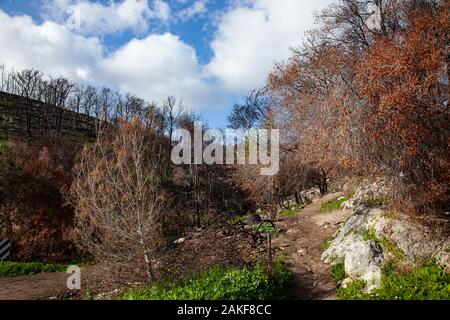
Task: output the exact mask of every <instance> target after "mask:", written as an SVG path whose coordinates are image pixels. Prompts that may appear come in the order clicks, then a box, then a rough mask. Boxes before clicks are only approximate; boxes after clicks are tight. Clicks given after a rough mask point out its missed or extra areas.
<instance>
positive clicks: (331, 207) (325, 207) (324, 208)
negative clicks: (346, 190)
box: [320, 197, 350, 212]
mask: <svg viewBox="0 0 450 320" xmlns="http://www.w3.org/2000/svg"><path fill="white" fill-rule="evenodd" d="M348 199H350V197H339V198H336V199H333V200H330V201H328V202H325V203H324V204H322V205H321V206H320V211H321V212H329V211H335V210H339V209H340V208H341V205H342V204H343V203H344V202H345V201H347V200H348Z"/></svg>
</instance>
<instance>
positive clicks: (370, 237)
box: [362, 228, 380, 243]
mask: <svg viewBox="0 0 450 320" xmlns="http://www.w3.org/2000/svg"><path fill="white" fill-rule="evenodd" d="M362 238H363V240H364V241H366V242H367V241H373V242H375V243H380V240H379V239H378V237H377V233H376V231H375V229H374V228H370V229H368V230H365V231H364V232H363V233H362Z"/></svg>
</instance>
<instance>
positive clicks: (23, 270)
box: [0, 261, 67, 278]
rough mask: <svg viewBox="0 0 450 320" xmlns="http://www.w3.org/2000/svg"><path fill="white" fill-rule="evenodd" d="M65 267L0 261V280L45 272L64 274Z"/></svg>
mask: <svg viewBox="0 0 450 320" xmlns="http://www.w3.org/2000/svg"><path fill="white" fill-rule="evenodd" d="M66 270H67V265H63V264H44V263H40V262H13V261H0V278H5V277H17V276H25V275H33V274H38V273H43V272H44V273H47V272H66Z"/></svg>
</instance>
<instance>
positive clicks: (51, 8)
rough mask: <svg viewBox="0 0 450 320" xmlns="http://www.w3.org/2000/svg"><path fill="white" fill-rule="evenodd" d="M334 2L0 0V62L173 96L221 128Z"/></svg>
mask: <svg viewBox="0 0 450 320" xmlns="http://www.w3.org/2000/svg"><path fill="white" fill-rule="evenodd" d="M330 2H331V0H315V1H310V0H166V1H164V0H34V1H33V0H32V1H26V0H0V30H2V31H1V32H0V48H2V49H1V50H0V63H4V64H5V65H6V66H7V67H8V68H14V69H22V68H30V67H33V68H38V69H40V70H42V71H44V72H45V73H47V74H50V75H52V76H59V75H64V76H67V77H69V78H71V79H72V80H74V81H77V82H81V83H90V84H94V85H96V86H109V87H112V88H114V89H117V90H120V91H123V92H131V93H133V94H137V95H139V96H141V97H143V98H144V99H146V100H148V101H155V102H158V103H161V101H162V100H163V99H164V98H165V97H167V96H169V95H174V96H175V97H177V98H178V99H181V100H183V102H184V104H185V105H186V106H187V107H188V108H190V109H193V110H195V111H197V112H198V113H200V114H201V115H202V116H203V118H204V119H205V120H207V122H208V123H209V125H211V126H214V127H222V126H223V125H224V123H225V120H226V117H227V115H228V113H229V111H230V110H231V107H232V105H233V104H234V103H235V102H237V101H239V100H241V99H242V98H243V96H244V95H245V94H246V93H247V92H249V91H250V90H252V89H254V88H258V87H260V86H262V85H263V84H264V81H265V77H266V75H267V74H268V72H270V70H271V69H272V67H273V65H274V63H275V62H282V61H283V60H286V59H287V58H288V57H289V48H290V47H293V46H294V47H295V46H298V45H299V44H300V43H301V41H302V37H303V35H304V33H305V31H307V30H309V29H311V28H312V27H314V18H313V12H315V11H317V10H320V9H323V8H324V7H326V6H327V5H328V4H329V3H330ZM4 48H6V49H4Z"/></svg>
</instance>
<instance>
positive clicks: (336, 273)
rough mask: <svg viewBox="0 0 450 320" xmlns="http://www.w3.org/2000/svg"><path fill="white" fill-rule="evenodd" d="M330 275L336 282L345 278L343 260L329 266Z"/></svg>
mask: <svg viewBox="0 0 450 320" xmlns="http://www.w3.org/2000/svg"><path fill="white" fill-rule="evenodd" d="M330 275H331V277H332V278H333V279H334V281H336V283H338V282H340V281H342V280H344V279H345V278H347V273H346V272H345V266H344V262H343V261H342V262H339V263H337V264H335V265H333V266H331V270H330Z"/></svg>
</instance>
